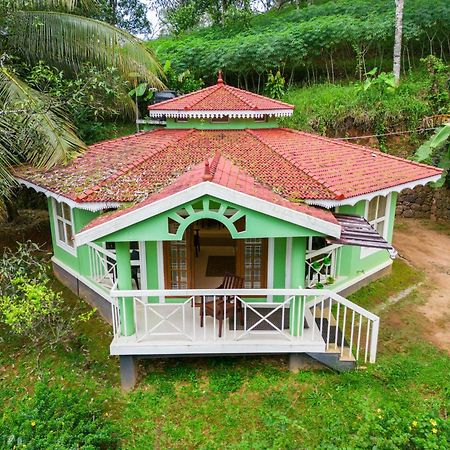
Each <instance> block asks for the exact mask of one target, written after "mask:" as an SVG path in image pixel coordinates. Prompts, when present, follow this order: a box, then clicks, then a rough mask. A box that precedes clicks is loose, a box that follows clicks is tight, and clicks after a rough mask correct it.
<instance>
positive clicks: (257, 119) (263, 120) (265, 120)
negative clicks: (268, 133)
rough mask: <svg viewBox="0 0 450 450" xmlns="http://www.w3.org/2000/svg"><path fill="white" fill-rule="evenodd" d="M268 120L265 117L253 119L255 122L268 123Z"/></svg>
mask: <svg viewBox="0 0 450 450" xmlns="http://www.w3.org/2000/svg"><path fill="white" fill-rule="evenodd" d="M268 121H269V118H268V117H267V116H262V117H255V122H268Z"/></svg>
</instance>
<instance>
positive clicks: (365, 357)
mask: <svg viewBox="0 0 450 450" xmlns="http://www.w3.org/2000/svg"><path fill="white" fill-rule="evenodd" d="M369 336H370V320H369V319H367V332H366V352H365V354H364V362H365V363H366V362H367V354H368V352H369Z"/></svg>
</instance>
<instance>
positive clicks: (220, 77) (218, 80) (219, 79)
mask: <svg viewBox="0 0 450 450" xmlns="http://www.w3.org/2000/svg"><path fill="white" fill-rule="evenodd" d="M217 84H223V79H222V70H219V74H218V76H217Z"/></svg>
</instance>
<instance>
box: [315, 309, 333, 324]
mask: <svg viewBox="0 0 450 450" xmlns="http://www.w3.org/2000/svg"><path fill="white" fill-rule="evenodd" d="M329 311H330V309H329V308H323V316H322V313H321V310H320V309H316V319H320V318H321V317H323V320H324V322H325V320H327V321H328V317H330V316H329ZM330 325H331V326H333V327H335V326H336V325H337V324H336V319H335V318H334V316H333V314H331V320H330Z"/></svg>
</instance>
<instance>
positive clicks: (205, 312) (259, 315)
mask: <svg viewBox="0 0 450 450" xmlns="http://www.w3.org/2000/svg"><path fill="white" fill-rule="evenodd" d="M305 294H307V295H308V296H312V295H313V291H312V290H307V291H306V290H299V289H271V290H266V289H210V290H205V289H202V290H196V289H190V290H143V291H136V290H130V291H125V290H115V289H113V290H112V291H111V296H112V299H113V302H114V304H118V303H116V302H117V301H119V300H120V301H121V300H122V299H124V300H123V301H132V302H133V314H134V317H133V323H134V329H135V333H134V334H135V338H136V341H137V342H142V341H148V340H155V339H161V338H162V337H165V338H168V339H173V338H174V337H177V338H179V339H184V340H186V341H195V342H202V341H203V342H215V341H218V342H224V341H236V342H237V341H241V342H242V341H246V340H249V339H250V340H251V339H254V338H259V337H263V336H266V335H269V336H270V337H272V338H274V339H277V340H278V341H304V340H305V339H309V336H310V335H311V331H312V328H314V327H315V328H317V326H316V324H315V323H314V320H313V317H312V316H311V313H310V312H309V311H308V310H307V309H306V308H305V303H306V300H307V299H306V296H305ZM315 295H316V296H317V295H322V291H319V290H317V292H315ZM261 296H264V297H266V298H267V297H268V296H278V298H279V299H280V301H279V302H273V303H267V302H266V301H265V299H263V298H258V299H256V297H261ZM147 299H149V300H147ZM160 299H163V301H160ZM122 314H123V315H122V321H124V322H125V323H129V319H130V318H129V317H126V315H125V314H126V311H125V308H124V311H123V312H122ZM315 335H316V336H317V340H318V341H320V340H321V338H320V333H319V332H318V331H317V332H316V333H315ZM266 337H267V336H266Z"/></svg>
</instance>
